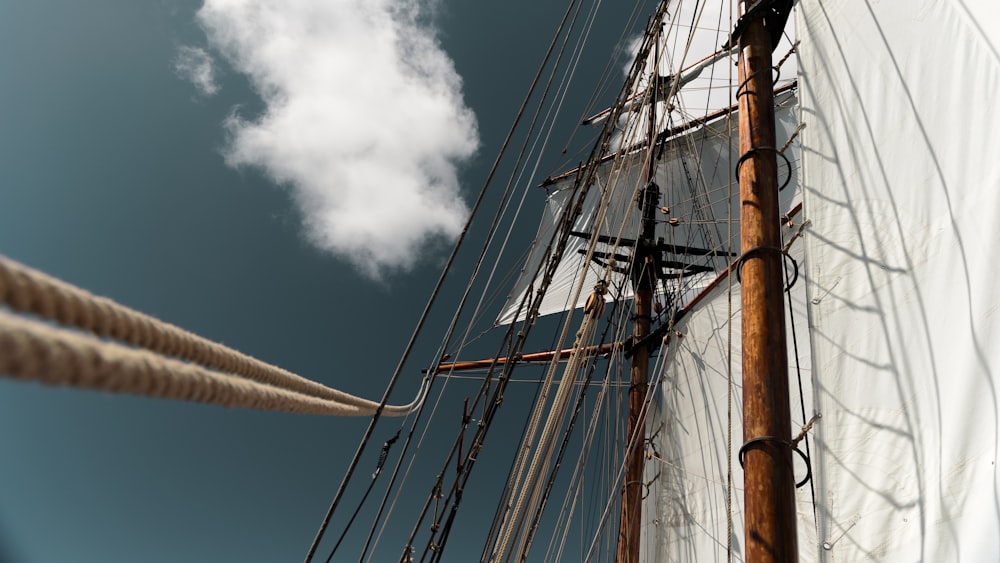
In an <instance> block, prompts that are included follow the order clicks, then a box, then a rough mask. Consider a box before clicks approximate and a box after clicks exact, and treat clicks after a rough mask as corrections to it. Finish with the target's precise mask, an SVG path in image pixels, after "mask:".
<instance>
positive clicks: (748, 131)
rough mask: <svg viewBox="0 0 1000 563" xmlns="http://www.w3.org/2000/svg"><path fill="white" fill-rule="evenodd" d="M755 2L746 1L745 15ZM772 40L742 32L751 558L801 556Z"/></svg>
mask: <svg viewBox="0 0 1000 563" xmlns="http://www.w3.org/2000/svg"><path fill="white" fill-rule="evenodd" d="M749 4H750V2H749V1H748V0H744V2H743V12H744V13H746V11H747V10H748V9H749ZM771 66H772V63H771V38H770V35H769V32H768V30H767V29H766V28H765V26H764V20H763V19H762V18H757V19H755V20H754V21H751V22H750V23H749V24H748V25H747V27H746V29H745V31H744V32H743V34H742V35H741V36H740V58H739V79H740V83H741V84H742V85H743V86H742V88H741V89H740V91H739V92H738V93H737V96H738V97H739V100H738V102H739V108H740V113H739V128H740V153H741V154H744V155H746V154H747V153H751V154H750V155H749V156H747V157H746V158H745V159H743V160H744V162H743V164H742V166H741V167H740V175H739V179H740V240H741V246H742V251H743V253H744V257H743V264H742V287H741V292H742V308H743V438H744V442H746V441H748V440H752V439H754V438H760V437H764V436H768V437H774V438H777V439H778V440H774V439H765V440H760V441H757V442H754V443H753V444H752V445H750V446H748V447H747V448H746V453H745V456H744V460H745V464H744V486H745V493H744V509H745V515H744V517H745V521H746V536H745V540H746V561H747V563H764V562H767V563H772V562H773V563H779V562H780V563H788V562H794V561H797V560H798V546H797V543H798V541H797V537H796V530H795V478H794V476H793V472H792V450H791V448H790V447H788V445H787V444H783V443H781V442H780V441H779V440H784V441H788V440H790V439H791V420H790V414H789V406H788V367H787V366H788V358H787V348H786V344H785V312H784V299H783V292H784V280H783V276H782V260H783V257H782V255H781V252H780V250H779V249H780V248H781V231H780V225H779V212H778V183H777V174H776V170H777V162H776V160H777V156H776V154H775V152H776V150H775V132H774V94H773V92H772V84H771V80H772V68H771Z"/></svg>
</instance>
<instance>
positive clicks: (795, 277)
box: [733, 246, 799, 292]
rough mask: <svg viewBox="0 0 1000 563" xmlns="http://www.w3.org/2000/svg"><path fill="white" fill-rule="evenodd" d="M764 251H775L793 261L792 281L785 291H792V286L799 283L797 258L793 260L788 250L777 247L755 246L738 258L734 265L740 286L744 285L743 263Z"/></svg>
mask: <svg viewBox="0 0 1000 563" xmlns="http://www.w3.org/2000/svg"><path fill="white" fill-rule="evenodd" d="M763 250H771V251H774V252H778V253H779V254H781V255H782V256H783V257H784V258H785V259H786V260H789V261H791V263H792V279H791V281H789V282H788V284H787V285H786V286H785V291H786V292H787V291H789V290H790V289H792V286H794V285H795V282H797V281H799V263H798V262H796V261H795V258H792V257H791V255H789V254H788V251H787V250H785V249H783V248H778V247H777V246H755V247H753V248H751V249H749V250H747V251H746V252H744V253H743V254H740V257H739V258H737V259H736V262H735V263H734V264H733V267H734V269H735V270H736V281H737V283H740V284H742V283H743V276H742V275H741V272H742V271H743V262H744V261H745V260H746V259H747V258H749V257H750V255H751V254H753V253H757V252H760V251H763Z"/></svg>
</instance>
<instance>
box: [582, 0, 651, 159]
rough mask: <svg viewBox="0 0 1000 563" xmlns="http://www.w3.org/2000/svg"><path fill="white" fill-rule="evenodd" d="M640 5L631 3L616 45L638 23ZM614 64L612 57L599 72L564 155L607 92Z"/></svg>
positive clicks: (622, 40)
mask: <svg viewBox="0 0 1000 563" xmlns="http://www.w3.org/2000/svg"><path fill="white" fill-rule="evenodd" d="M640 5H641V3H640V2H635V3H633V5H632V13H631V14H630V15H629V17H628V20H627V21H626V24H625V28H624V29H623V30H622V33H621V35H619V36H618V42H617V43H616V45H622V44H623V43H624V42H625V38H626V37H627V36H628V33H629V31H630V30H632V29H633V28H634V27H635V25H636V23H637V22H638V16H639V10H640ZM614 62H615V58H614V57H613V56H612V57H611V58H610V59H609V60H608V62H607V63H606V64H605V66H604V70H603V71H601V76H600V78H598V80H597V83H598V87H597V88H595V89H594V91H593V92H591V94H590V99H589V100H587V103H586V104H584V106H583V107H584V110H583V112H582V114H581V115H580V118H579V119H578V120H577V123H576V125H575V126H574V127H573V130H572V131H571V132H570V134H569V137H568V138H567V140H566V144H565V145H564V146H563V149H562V153H564V154H565V153H566V151H567V150H569V147H570V146H571V145H572V143H573V139H574V138H576V134H577V133H578V132H579V131H580V128H581V127H583V124H584V122H585V121H586V118H587V117H588V116H589V115H591V114H592V113H593V111H594V109H593V108H594V103H595V102H596V101H597V98H598V96H599V95H600V93H602V92H605V91H606V90H607V88H608V85H609V84H610V77H611V69H612V68H614Z"/></svg>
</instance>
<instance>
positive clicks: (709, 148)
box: [497, 92, 798, 324]
mask: <svg viewBox="0 0 1000 563" xmlns="http://www.w3.org/2000/svg"><path fill="white" fill-rule="evenodd" d="M795 108H796V99H795V95H794V93H793V92H785V93H783V94H780V95H779V96H778V97H777V105H776V110H775V113H776V120H777V122H778V130H777V138H778V141H779V143H781V144H784V142H785V141H786V140H787V139H789V138H790V137H791V136H792V134H793V132H794V131H795V128H796V126H797V125H798V118H797V116H796V113H795ZM738 145H739V138H738V133H737V130H736V119H735V112H734V113H733V114H732V115H731V116H730V118H728V119H727V118H726V117H722V118H719V119H717V120H715V121H713V122H710V123H708V124H707V125H705V126H703V127H700V128H697V129H695V130H694V131H692V132H689V133H685V134H682V135H679V136H677V137H675V138H673V139H671V140H670V141H668V143H667V144H666V145H665V146H664V148H663V153H662V159H661V160H659V161H658V162H657V168H656V176H655V182H656V184H657V186H658V187H659V189H660V191H661V192H662V195H661V198H660V204H659V205H660V206H663V207H666V208H669V211H668V212H666V213H657V215H658V218H659V220H658V222H657V226H656V236H657V238H662V240H663V241H664V242H665V243H666V244H668V245H672V246H673V247H674V249H676V250H678V251H679V252H675V253H672V252H667V253H666V254H665V257H666V260H669V261H673V262H676V263H678V264H685V265H688V267H689V268H690V269H689V270H688V271H686V272H685V271H683V270H682V269H681V268H680V267H675V268H669V267H668V268H667V270H668V271H667V272H666V273H667V274H668V275H669V276H671V279H670V280H666V283H667V284H670V286H669V289H671V290H673V291H677V288H678V287H680V288H683V289H681V290H680V291H679V292H678V293H681V294H685V293H686V294H687V295H689V296H690V295H693V294H694V293H696V292H697V290H698V289H699V288H701V287H703V286H704V285H706V284H707V283H708V282H710V281H711V280H712V279H714V278H715V276H716V275H717V274H718V272H720V271H721V270H723V269H724V268H725V267H726V265H727V264H728V263H729V261H730V260H731V256H730V255H729V254H728V253H733V252H737V251H738V247H739V228H738V226H737V227H735V228H734V229H733V230H731V231H730V229H729V228H728V226H727V224H726V220H727V218H729V217H732V216H733V215H731V213H733V214H735V213H738V211H736V208H735V207H731V206H730V203H729V202H730V196H731V195H732V193H739V187H738V186H737V185H736V181H735V176H734V173H735V168H736V162H737V159H738V158H739V155H738V150H739V146H738ZM779 148H780V147H779ZM644 154H645V153H644V152H643V151H638V152H635V153H632V154H630V155H627V156H625V157H622V158H618V159H614V160H608V161H606V162H604V163H602V164H600V168H599V170H598V173H597V179H596V182H595V185H594V186H593V187H592V188H591V189H590V190H589V192H588V194H587V198H586V200H585V201H584V205H583V211H582V213H581V214H580V216H579V219H578V220H577V221H576V223H575V224H574V226H573V228H572V231H574V232H578V233H596V234H598V235H603V236H607V237H612V238H613V239H615V240H617V239H618V238H619V237H621V238H622V239H627V240H635V239H636V238H637V236H638V233H639V229H640V224H639V218H640V211H639V206H638V204H637V203H636V201H635V199H636V195H637V191H636V190H637V188H641V187H642V185H643V182H642V181H641V177H640V175H641V174H642V168H643V165H642V164H643V157H644ZM795 158H797V157H794V156H793V155H790V163H791V165H792V169H791V171H790V173H791V175H792V176H791V177H790V178H789V186H792V185H795V183H796V179H795V170H796V168H797V163H796V160H795ZM577 174H579V172H578V173H574V174H570V175H567V176H565V177H562V178H560V179H558V180H557V181H556V182H555V183H554V185H553V186H551V187H550V193H549V197H548V201H547V203H546V206H545V211H544V213H543V216H542V221H541V225H540V227H539V229H538V233H537V235H536V236H535V241H534V243H533V246H532V248H531V251H530V254H529V256H528V259H527V260H526V261H525V265H524V267H523V269H522V271H521V276H520V278H519V279H518V281H517V283H516V284H515V285H514V288H513V290H512V292H511V294H510V296H509V297H508V299H507V302H506V304H505V305H504V307H503V309H502V310H501V312H500V314H499V316H498V319H497V323H498V324H507V323H510V322H512V321H513V320H514V319H515V317H517V318H523V316H524V312H523V311H522V312H521V313H520V314H517V311H518V309H519V307H520V306H521V303H522V301H523V300H524V298H525V293H526V292H528V291H532V292H533V291H534V290H535V289H536V288H537V287H538V285H539V282H538V281H537V280H535V279H534V277H535V275H536V272H538V271H539V266H540V264H542V262H543V260H544V259H545V257H546V255H547V251H548V250H549V245H550V242H551V241H553V237H554V236H555V235H556V233H557V228H558V226H559V223H560V221H561V218H562V217H563V214H564V213H565V211H566V206H567V205H568V202H569V201H570V198H571V196H572V193H573V188H574V185H575V183H576V177H577ZM788 174H789V171H788V170H787V168H786V167H784V166H782V167H781V171H780V172H779V175H780V176H781V178H782V179H784V178H786V177H788ZM731 190H732V191H731ZM793 193H794V190H793V189H792V188H791V187H789V188H788V189H786V190H784V191H783V192H782V195H783V196H784V204H785V205H788V202H789V201H790V199H791V198H792V197H793ZM602 206H603V207H604V208H605V209H606V210H607V211H606V218H605V220H603V221H601V222H600V224H595V223H596V219H595V218H597V217H599V216H601V212H602ZM671 219H675V220H676V221H675V223H676V224H671ZM730 237H731V238H732V240H731V241H730ZM627 240H626V243H625V244H619V245H615V244H611V243H598V245H597V251H598V253H600V254H599V255H598V256H597V257H596V259H594V260H591V261H590V262H589V263H588V261H587V260H586V259H585V256H584V254H583V253H584V252H585V251H586V249H587V246H588V244H589V242H590V241H589V239H587V238H585V237H582V236H578V235H572V236H570V238H569V242H568V245H567V247H566V250H565V252H564V254H563V258H562V261H561V262H560V263H559V265H558V267H557V269H556V271H555V274H554V276H553V279H552V283H551V286H550V287H549V288H548V291H547V292H546V294H545V297H544V299H542V302H541V304H540V307H539V314H541V315H547V314H552V313H558V312H562V311H565V310H567V309H573V308H577V307H582V306H583V305H584V304H585V302H586V299H587V297H588V296H589V295H590V292H591V291H590V290H591V288H592V287H593V286H594V284H596V283H597V281H598V280H599V279H601V277H602V276H603V275H604V270H605V267H604V266H605V264H606V256H607V255H618V256H619V258H618V259H617V260H616V262H617V264H618V266H620V267H622V268H626V267H627V266H628V263H627V262H628V257H629V256H630V255H631V247H629V246H628V245H627ZM680 247H685V248H686V251H684V250H685V249H681V248H680ZM702 250H704V251H713V252H715V253H716V254H715V255H714V256H711V255H709V256H705V255H699V254H698V253H699V251H702ZM699 270H704V271H699ZM581 273H584V274H583V275H585V276H586V279H585V280H584V285H583V291H582V292H581V293H580V297H579V300H578V301H576V302H574V301H573V295H574V291H575V288H576V286H577V283H578V282H579V280H580V276H581ZM539 277H540V276H539ZM610 288H611V289H610V291H609V292H608V294H607V295H606V297H607V299H608V301H611V300H614V299H621V298H628V297H631V295H632V289H631V284H630V283H629V279H628V276H627V275H625V274H622V273H617V274H613V275H612V279H611V283H610Z"/></svg>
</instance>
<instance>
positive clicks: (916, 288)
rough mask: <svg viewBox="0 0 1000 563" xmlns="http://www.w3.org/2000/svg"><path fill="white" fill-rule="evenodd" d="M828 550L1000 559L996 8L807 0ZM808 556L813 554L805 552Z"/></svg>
mask: <svg viewBox="0 0 1000 563" xmlns="http://www.w3.org/2000/svg"><path fill="white" fill-rule="evenodd" d="M798 6H799V10H800V14H799V17H798V24H799V30H798V35H799V39H800V40H801V46H800V47H799V71H800V97H801V106H802V120H803V121H804V123H805V124H806V129H805V130H804V131H803V133H802V144H803V163H802V168H803V192H804V196H803V198H804V209H805V213H806V217H807V218H808V219H809V220H810V221H811V226H810V228H809V230H808V235H807V237H806V243H807V248H806V250H807V259H808V265H807V273H808V275H807V278H808V281H809V283H808V289H809V299H810V322H811V325H812V327H813V331H812V335H811V339H812V351H813V365H814V370H813V377H814V387H815V390H816V393H815V408H816V410H818V411H819V412H821V413H822V415H823V419H822V422H821V423H819V424H818V426H817V429H816V437H817V446H818V447H817V448H816V451H815V453H814V460H813V465H814V470H815V474H816V485H817V492H818V498H817V511H818V514H819V534H818V537H817V538H816V544H815V545H812V546H810V545H808V543H807V542H803V541H801V540H800V545H801V546H802V549H803V552H804V553H805V552H806V551H807V550H812V552H813V553H816V554H818V557H819V559H820V560H822V561H862V560H864V561H888V562H896V561H899V562H902V561H907V562H910V561H998V560H1000V478H998V474H997V461H998V460H997V453H998V448H1000V414H998V409H1000V396H998V393H1000V390H998V388H1000V371H998V370H1000V347H998V346H997V345H996V344H997V342H998V341H1000V324H998V319H1000V315H998V314H997V312H998V310H1000V284H998V283H997V280H996V278H997V273H998V266H997V262H996V260H997V256H998V254H1000V229H998V228H997V223H996V219H995V215H996V214H997V212H998V211H1000V158H998V156H1000V149H998V146H997V142H996V140H995V135H996V131H997V130H998V126H1000V118H998V116H1000V113H998V112H997V111H996V109H995V105H996V102H997V99H998V92H1000V56H998V49H1000V7H998V5H997V4H996V2H995V0H963V1H953V2H935V1H930V0H908V1H901V0H895V1H882V2H870V1H862V0H823V1H822V2H820V1H819V0H802V2H800V3H799V5H798ZM804 559H805V558H804Z"/></svg>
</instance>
